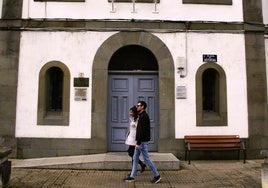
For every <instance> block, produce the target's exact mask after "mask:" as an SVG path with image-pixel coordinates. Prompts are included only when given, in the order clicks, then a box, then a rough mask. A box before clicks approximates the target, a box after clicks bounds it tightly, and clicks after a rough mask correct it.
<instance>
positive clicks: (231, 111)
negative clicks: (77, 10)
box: [16, 32, 248, 138]
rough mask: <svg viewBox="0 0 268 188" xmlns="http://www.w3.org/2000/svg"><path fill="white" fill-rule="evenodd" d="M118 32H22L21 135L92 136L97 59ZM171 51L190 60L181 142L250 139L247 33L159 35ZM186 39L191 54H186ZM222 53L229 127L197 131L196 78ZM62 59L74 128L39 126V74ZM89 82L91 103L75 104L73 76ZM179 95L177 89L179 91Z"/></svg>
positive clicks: (180, 103) (180, 113) (179, 106)
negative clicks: (193, 137)
mask: <svg viewBox="0 0 268 188" xmlns="http://www.w3.org/2000/svg"><path fill="white" fill-rule="evenodd" d="M112 34H114V33H113V32H110V33H108V32H101V33H100V32H99V33H98V32H77V33H72V32H22V34H21V43H20V58H19V82H18V95H17V116H16V117H17V118H16V137H48V138H90V137H91V88H92V87H91V84H92V82H91V81H92V78H91V75H92V61H93V58H94V56H95V53H96V51H97V49H98V47H99V46H100V45H101V44H102V43H103V42H104V41H105V40H106V39H107V38H108V37H109V36H111V35H112ZM154 34H155V35H156V36H157V37H159V38H160V39H161V40H162V41H163V42H164V43H165V44H166V45H167V47H168V48H169V50H170V52H171V54H172V56H173V58H174V62H176V63H177V62H178V59H182V60H186V59H187V62H188V63H187V69H188V74H187V76H186V77H185V78H180V77H179V75H178V74H177V72H175V75H176V78H175V83H176V85H177V84H184V85H186V86H187V99H175V106H176V109H175V113H176V115H175V118H176V119H175V130H176V138H183V136H184V135H185V134H239V135H240V136H241V137H247V136H248V122H247V90H246V70H245V51H244V48H243V46H244V36H243V34H212V33H211V34H199V33H188V34H187V35H186V34H185V33H166V34H164V33H154ZM186 37H187V45H188V48H187V54H186ZM205 53H206V54H217V55H218V64H219V65H220V66H222V67H223V69H224V70H225V73H226V77H227V98H228V105H227V106H228V126H226V127H196V126H195V125H196V118H195V116H196V106H195V103H196V102H195V74H196V71H197V69H198V67H200V66H201V65H202V64H203V62H202V54H205ZM54 60H57V61H61V62H62V63H64V64H66V66H67V67H68V68H69V70H70V73H71V95H70V99H71V100H70V125H69V126H43V125H42V126H40V125H37V101H38V98H37V97H38V76H39V75H38V74H39V71H40V69H41V68H42V66H43V65H44V64H45V63H47V62H50V61H54ZM80 72H84V74H85V77H89V78H90V85H89V88H88V100H87V101H82V102H78V101H74V87H73V78H74V77H77V76H78V74H79V73H80ZM174 92H175V91H174Z"/></svg>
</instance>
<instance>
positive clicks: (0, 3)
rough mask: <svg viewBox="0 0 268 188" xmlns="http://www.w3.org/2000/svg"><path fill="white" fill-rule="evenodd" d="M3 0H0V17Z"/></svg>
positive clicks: (0, 16) (0, 15)
mask: <svg viewBox="0 0 268 188" xmlns="http://www.w3.org/2000/svg"><path fill="white" fill-rule="evenodd" d="M2 9H3V0H0V18H2Z"/></svg>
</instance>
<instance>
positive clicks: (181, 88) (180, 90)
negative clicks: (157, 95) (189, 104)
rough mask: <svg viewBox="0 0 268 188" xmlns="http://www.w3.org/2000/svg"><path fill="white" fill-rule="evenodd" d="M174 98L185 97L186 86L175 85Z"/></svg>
mask: <svg viewBox="0 0 268 188" xmlns="http://www.w3.org/2000/svg"><path fill="white" fill-rule="evenodd" d="M176 98H177V99H186V86H185V85H178V86H177V87H176Z"/></svg>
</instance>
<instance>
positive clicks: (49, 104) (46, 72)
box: [37, 62, 70, 125]
mask: <svg viewBox="0 0 268 188" xmlns="http://www.w3.org/2000/svg"><path fill="white" fill-rule="evenodd" d="M69 102H70V73H69V70H68V68H67V67H66V66H65V65H64V64H62V63H60V62H50V63H47V64H46V65H44V66H43V67H42V69H41V71H40V74H39V90H38V114H37V124H38V125H68V124H69V106H70V105H69Z"/></svg>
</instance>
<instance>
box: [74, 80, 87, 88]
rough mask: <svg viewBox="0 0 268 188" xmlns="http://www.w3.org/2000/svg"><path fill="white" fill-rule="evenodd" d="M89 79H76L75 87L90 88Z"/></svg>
mask: <svg viewBox="0 0 268 188" xmlns="http://www.w3.org/2000/svg"><path fill="white" fill-rule="evenodd" d="M88 86H89V78H74V87H88Z"/></svg>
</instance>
